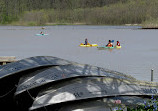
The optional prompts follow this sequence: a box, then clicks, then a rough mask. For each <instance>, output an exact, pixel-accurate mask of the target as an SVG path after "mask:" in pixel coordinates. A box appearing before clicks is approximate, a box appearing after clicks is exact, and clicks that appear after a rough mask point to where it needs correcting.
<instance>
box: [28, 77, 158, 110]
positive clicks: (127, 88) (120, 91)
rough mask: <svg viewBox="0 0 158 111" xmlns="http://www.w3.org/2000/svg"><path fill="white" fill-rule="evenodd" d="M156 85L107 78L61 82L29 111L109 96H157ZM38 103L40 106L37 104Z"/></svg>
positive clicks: (36, 100) (40, 95) (47, 91)
mask: <svg viewBox="0 0 158 111" xmlns="http://www.w3.org/2000/svg"><path fill="white" fill-rule="evenodd" d="M157 85H158V84H156V83H150V82H140V81H129V80H123V79H122V80H121V79H116V78H108V77H87V78H82V79H79V78H78V79H76V80H73V81H67V82H65V83H64V82H62V83H60V84H59V85H55V86H53V85H52V87H50V88H48V89H46V90H44V91H41V92H40V93H39V94H38V96H37V97H36V99H35V101H34V103H33V105H32V107H31V108H30V110H34V109H38V108H41V107H47V106H49V105H55V104H59V103H60V104H61V103H64V102H71V101H76V100H86V99H92V98H101V97H109V96H110V97H111V96H120V95H121V96H131V95H135V96H149V95H157V94H158V87H157ZM39 103H40V104H39Z"/></svg>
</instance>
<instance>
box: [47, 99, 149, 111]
mask: <svg viewBox="0 0 158 111" xmlns="http://www.w3.org/2000/svg"><path fill="white" fill-rule="evenodd" d="M148 100H149V99H148V98H142V97H137V96H118V97H108V98H99V99H92V100H87V101H86V100H85V101H76V102H74V101H73V102H72V103H69V104H64V105H61V107H60V108H59V110H58V111H78V110H79V111H111V109H116V107H117V108H118V106H119V107H121V109H122V110H123V109H125V108H126V107H128V108H136V107H138V106H139V105H144V101H148ZM117 101H118V102H120V104H119V105H118V103H117ZM49 109H53V106H50V107H47V110H48V111H49Z"/></svg>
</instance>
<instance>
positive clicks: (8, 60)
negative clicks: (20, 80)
mask: <svg viewBox="0 0 158 111" xmlns="http://www.w3.org/2000/svg"><path fill="white" fill-rule="evenodd" d="M15 61H16V57H15V56H0V65H5V64H8V63H11V62H15Z"/></svg>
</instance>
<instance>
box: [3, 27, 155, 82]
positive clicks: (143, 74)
mask: <svg viewBox="0 0 158 111" xmlns="http://www.w3.org/2000/svg"><path fill="white" fill-rule="evenodd" d="M45 27H46V29H41V27H23V26H1V27H0V34H1V36H0V50H1V52H0V56H16V57H17V59H23V58H27V57H31V56H42V55H43V56H56V57H60V58H63V59H67V60H71V61H75V62H79V63H83V64H91V65H95V66H99V67H103V68H108V69H111V70H116V71H119V72H122V73H125V74H128V75H132V76H133V77H135V78H137V79H140V80H148V81H150V74H151V69H154V81H158V75H157V73H158V62H157V60H158V58H157V57H158V44H157V41H158V37H157V35H158V31H157V30H141V29H139V28H140V27H139V26H45ZM41 31H43V32H44V33H48V34H49V35H48V36H35V34H37V33H40V32H41ZM85 38H88V41H89V42H90V43H92V44H98V45H99V46H105V45H106V44H107V43H108V40H115V41H114V45H115V44H116V41H117V40H119V41H120V43H121V46H122V48H121V49H119V50H118V49H106V50H98V48H97V47H79V44H80V43H83V42H84V40H85Z"/></svg>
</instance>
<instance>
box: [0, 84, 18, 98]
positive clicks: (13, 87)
mask: <svg viewBox="0 0 158 111" xmlns="http://www.w3.org/2000/svg"><path fill="white" fill-rule="evenodd" d="M16 87H17V85H15V87H13V88H12V89H11V90H10V91H9V92H7V93H6V94H4V95H1V96H0V98H3V97H5V96H7V95H9V94H10V93H11V92H12V91H13V90H14V89H15V88H16Z"/></svg>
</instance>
